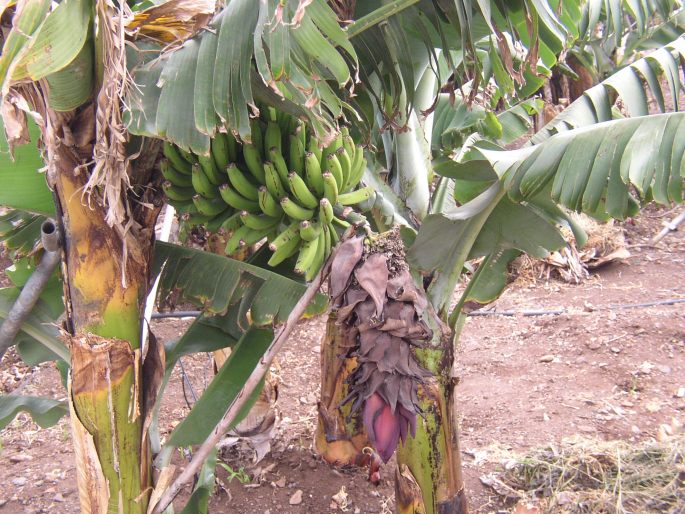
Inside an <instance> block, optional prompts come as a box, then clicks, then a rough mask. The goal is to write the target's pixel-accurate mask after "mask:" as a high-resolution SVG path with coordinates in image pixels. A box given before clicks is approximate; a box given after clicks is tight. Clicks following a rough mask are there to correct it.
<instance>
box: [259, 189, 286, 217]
mask: <svg viewBox="0 0 685 514" xmlns="http://www.w3.org/2000/svg"><path fill="white" fill-rule="evenodd" d="M257 194H258V195H259V199H258V202H259V208H260V209H261V210H262V212H263V213H264V214H266V215H267V216H271V217H272V218H280V217H281V216H283V209H281V204H279V203H278V202H277V201H276V200H275V199H274V197H273V196H271V193H269V190H268V189H267V188H266V186H261V187H260V188H259V191H257Z"/></svg>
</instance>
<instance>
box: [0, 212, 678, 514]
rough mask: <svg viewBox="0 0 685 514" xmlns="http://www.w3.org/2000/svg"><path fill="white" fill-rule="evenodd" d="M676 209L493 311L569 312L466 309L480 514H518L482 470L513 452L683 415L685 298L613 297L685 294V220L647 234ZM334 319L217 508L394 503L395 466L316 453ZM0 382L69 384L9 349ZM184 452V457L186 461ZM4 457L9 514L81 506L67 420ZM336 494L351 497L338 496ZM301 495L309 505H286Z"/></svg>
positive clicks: (177, 401) (377, 509) (37, 387)
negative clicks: (343, 461) (602, 259)
mask: <svg viewBox="0 0 685 514" xmlns="http://www.w3.org/2000/svg"><path fill="white" fill-rule="evenodd" d="M677 212H678V211H674V212H670V213H668V212H666V211H657V210H648V211H647V212H646V213H645V214H643V215H642V216H641V217H640V218H637V219H635V220H630V221H629V222H628V223H626V224H625V226H624V228H625V232H626V239H627V242H628V244H629V245H630V251H631V253H632V254H633V255H632V257H631V258H630V259H629V260H628V261H627V262H625V263H616V264H612V265H610V266H609V267H607V268H604V269H602V270H601V272H600V273H598V274H595V275H593V276H592V277H591V278H590V279H589V280H588V281H586V282H584V283H583V284H581V285H569V284H565V283H561V282H558V281H554V280H550V281H548V282H547V281H542V282H537V283H532V282H531V281H530V280H521V279H519V280H518V281H516V282H515V283H514V284H513V285H512V287H511V288H510V289H509V290H508V291H507V292H506V293H505V294H504V295H503V296H502V298H501V299H500V300H498V302H497V303H496V304H495V305H496V308H497V310H515V311H521V310H525V309H559V308H563V309H566V310H567V311H566V313H565V314H562V315H546V316H537V317H523V316H516V317H502V316H487V317H471V318H469V320H468V321H467V324H466V326H465V329H464V333H463V337H462V340H461V347H460V349H459V358H458V373H459V376H460V380H461V382H460V385H459V388H458V403H459V409H460V414H461V430H462V437H461V442H462V458H463V462H464V471H465V476H466V487H467V490H468V492H469V496H470V504H471V508H472V511H473V512H481V513H486V512H496V511H504V512H506V511H507V510H506V509H507V506H506V505H503V504H502V503H501V502H500V501H499V499H498V497H497V495H496V494H495V493H494V492H493V491H492V490H490V489H488V488H486V487H484V486H483V485H482V484H481V483H480V480H479V477H480V476H481V475H483V474H484V473H487V472H489V471H492V470H494V469H496V468H497V466H499V465H500V464H501V458H502V456H503V455H506V453H507V452H509V451H525V450H526V449H529V448H531V447H534V446H537V445H541V444H545V443H549V442H558V441H560V440H561V439H562V438H564V437H568V436H572V435H574V434H582V435H583V436H585V437H594V438H597V439H600V440H614V439H622V440H626V441H643V440H646V439H649V438H653V437H655V435H656V432H657V430H658V427H659V424H661V423H668V422H670V421H671V420H672V418H676V419H678V420H680V421H681V422H683V421H685V398H683V397H682V394H683V392H684V391H685V390H684V389H682V388H684V387H685V364H684V363H685V359H684V357H685V355H684V354H685V304H683V303H680V304H675V305H660V306H654V307H648V308H636V309H625V308H616V307H615V305H616V304H633V303H640V302H650V301H654V300H666V299H671V298H681V299H682V298H685V234H684V233H683V232H685V231H683V230H681V232H677V233H673V234H672V235H670V236H668V237H667V238H666V239H665V240H663V242H662V243H660V244H659V245H658V246H657V247H649V246H645V245H644V244H645V243H646V242H647V241H648V240H649V238H650V237H651V236H653V235H654V234H655V233H656V232H658V230H659V229H660V226H661V225H660V224H661V222H662V221H663V220H664V219H670V218H671V217H673V216H675V214H676V213H677ZM612 306H614V307H612ZM186 324H187V322H183V321H164V322H155V324H154V327H153V329H154V331H155V333H156V334H157V335H158V337H159V338H160V339H162V340H163V341H168V340H170V339H172V338H174V337H177V336H178V335H179V334H180V333H181V331H182V330H183V328H184V326H185V325H186ZM323 325H324V322H323V320H322V319H317V320H310V321H307V322H303V323H302V324H301V325H300V327H299V330H298V331H297V333H296V334H295V335H294V336H293V338H292V341H291V344H290V345H289V346H288V348H287V349H286V350H285V351H284V352H283V353H282V354H281V355H280V356H279V366H278V367H277V368H276V369H275V370H274V372H275V374H276V375H277V376H278V377H279V378H280V380H281V383H280V386H279V391H280V396H279V401H278V408H279V411H280V419H279V423H278V429H277V434H276V437H275V440H274V443H273V448H272V452H271V453H270V454H269V455H268V456H267V457H266V458H265V459H264V460H263V461H261V462H260V463H259V464H256V465H254V464H252V462H251V459H250V455H249V452H246V451H238V450H232V451H229V452H228V453H227V454H226V455H225V456H224V457H225V462H226V464H227V465H228V466H230V468H231V469H232V470H234V472H235V473H233V475H235V476H234V478H233V479H230V480H229V473H228V472H227V471H226V470H225V469H223V468H220V469H218V470H217V473H218V481H217V489H216V494H215V496H214V497H213V499H212V500H211V505H210V512H211V513H212V514H220V513H229V512H230V513H237V514H252V513H256V514H263V513H264V514H265V513H267V512H268V513H270V514H276V513H278V514H290V513H292V514H296V513H297V514H299V513H313V514H323V513H329V512H338V511H345V512H350V513H382V512H392V510H393V485H392V480H391V477H392V468H391V467H390V466H391V465H393V464H394V463H393V462H392V461H391V463H389V464H388V465H387V466H386V467H385V469H384V475H383V476H384V480H383V481H382V483H381V485H380V486H378V487H374V486H372V485H371V484H370V483H368V482H367V481H366V478H365V474H364V473H363V472H361V471H354V470H347V471H343V470H340V471H339V470H334V469H331V468H330V467H329V466H327V465H326V464H324V463H322V462H321V461H320V460H319V459H318V458H317V457H316V456H315V455H314V453H313V452H312V435H313V430H314V426H315V423H316V417H315V416H316V411H315V408H316V399H317V387H318V374H319V363H318V351H319V346H318V345H319V338H320V334H321V333H322V330H323ZM183 364H184V370H185V373H186V374H187V376H188V378H189V380H190V383H191V384H192V392H191V391H190V388H189V387H188V386H187V385H186V387H185V398H187V401H188V402H189V403H192V401H193V400H192V395H193V393H194V394H196V395H197V394H199V393H200V392H201V390H202V389H203V387H205V386H206V384H207V382H208V381H209V380H210V378H211V365H210V361H209V358H208V357H207V356H205V355H199V356H193V357H186V358H184V359H183ZM679 390H680V393H679ZM0 392H3V393H8V392H14V393H21V394H44V395H49V396H52V397H54V398H63V397H64V394H65V392H64V389H63V388H62V386H61V384H60V381H59V375H58V373H57V372H56V370H55V369H54V366H52V365H51V364H45V365H42V366H39V367H35V368H28V367H26V366H24V365H23V364H22V363H20V362H19V361H17V359H16V356H15V355H14V354H13V353H8V355H7V356H5V358H4V360H3V361H2V363H0ZM679 394H680V395H681V396H680V397H679ZM187 410H188V407H187V403H186V399H184V388H183V387H182V376H181V373H180V370H179V368H178V367H177V368H176V370H175V372H174V376H173V378H172V381H171V384H170V387H169V390H168V394H167V396H166V399H165V404H164V409H163V419H164V420H163V426H164V430H165V431H167V432H168V431H169V430H170V429H171V428H172V427H173V426H174V425H175V423H177V422H178V420H179V419H180V417H181V416H182V415H183V414H184V413H185V412H187ZM182 459H183V456H181V455H180V454H179V456H178V457H177V460H178V463H179V464H181V465H182ZM0 462H2V465H1V466H0V513H2V514H5V513H15V512H16V513H39V512H51V513H62V512H64V513H68V512H78V506H77V504H78V499H77V494H76V476H75V470H74V465H73V450H72V447H71V443H70V439H69V425H68V422H67V421H66V420H62V421H61V422H60V423H59V424H58V425H57V426H55V427H52V428H50V429H47V430H41V429H39V428H38V427H37V426H36V425H35V424H33V423H32V422H31V420H30V418H28V417H27V416H25V415H23V414H22V415H20V416H19V417H18V418H17V419H15V421H14V422H12V423H11V425H10V426H9V427H8V428H6V429H5V430H3V431H2V432H0ZM241 470H242V471H241ZM241 479H242V481H247V482H248V483H243V482H242V481H241ZM341 490H343V491H344V493H346V495H347V496H346V497H347V505H342V504H344V503H345V502H342V501H339V502H335V501H334V500H333V499H332V497H333V495H336V494H338V493H340V491H341ZM298 491H301V496H300V493H298ZM293 496H294V497H295V499H297V497H298V496H300V497H301V501H300V503H298V504H296V505H291V502H292V500H293ZM337 498H338V499H340V498H341V496H340V495H339V496H337Z"/></svg>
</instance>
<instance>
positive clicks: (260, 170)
mask: <svg viewBox="0 0 685 514" xmlns="http://www.w3.org/2000/svg"><path fill="white" fill-rule="evenodd" d="M243 159H245V164H246V165H247V169H248V170H249V172H250V173H252V176H253V177H254V178H256V179H257V181H259V183H260V184H264V165H263V164H262V155H261V153H260V152H259V150H257V147H256V146H254V145H253V144H250V143H245V144H244V145H243Z"/></svg>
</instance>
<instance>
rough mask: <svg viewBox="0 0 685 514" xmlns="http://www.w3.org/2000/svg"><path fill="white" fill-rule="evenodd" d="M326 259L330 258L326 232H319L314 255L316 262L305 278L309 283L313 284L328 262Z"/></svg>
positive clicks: (314, 261)
mask: <svg viewBox="0 0 685 514" xmlns="http://www.w3.org/2000/svg"><path fill="white" fill-rule="evenodd" d="M326 257H328V252H327V251H326V235H325V233H324V230H321V231H319V235H318V237H317V244H316V254H315V255H314V260H313V261H312V263H311V265H310V266H309V268H307V271H306V272H305V274H304V278H305V280H306V281H307V282H311V281H312V280H313V279H314V277H315V276H316V274H317V273H318V272H319V270H320V269H321V266H322V265H323V263H324V261H325V260H326Z"/></svg>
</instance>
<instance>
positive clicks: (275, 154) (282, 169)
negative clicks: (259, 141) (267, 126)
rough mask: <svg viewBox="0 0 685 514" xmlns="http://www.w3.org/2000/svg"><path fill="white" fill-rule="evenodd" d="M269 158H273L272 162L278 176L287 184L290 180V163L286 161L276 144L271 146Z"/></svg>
mask: <svg viewBox="0 0 685 514" xmlns="http://www.w3.org/2000/svg"><path fill="white" fill-rule="evenodd" d="M269 159H271V162H272V163H273V164H274V167H275V168H276V171H277V172H278V176H279V177H281V182H283V184H286V183H287V182H288V165H287V164H286V163H285V159H284V158H283V154H281V151H280V150H279V149H278V148H276V147H275V146H272V147H271V148H269Z"/></svg>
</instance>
